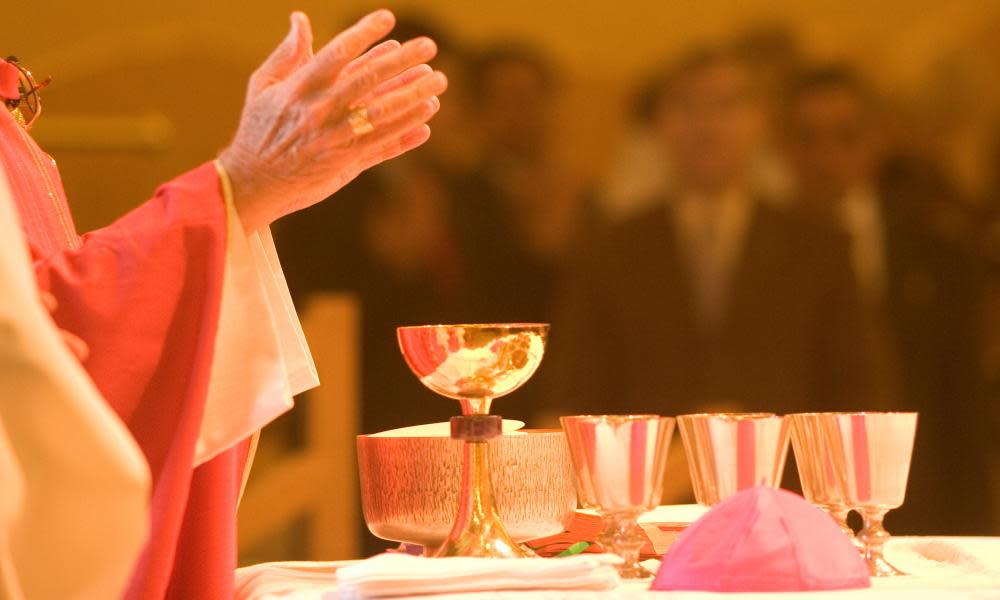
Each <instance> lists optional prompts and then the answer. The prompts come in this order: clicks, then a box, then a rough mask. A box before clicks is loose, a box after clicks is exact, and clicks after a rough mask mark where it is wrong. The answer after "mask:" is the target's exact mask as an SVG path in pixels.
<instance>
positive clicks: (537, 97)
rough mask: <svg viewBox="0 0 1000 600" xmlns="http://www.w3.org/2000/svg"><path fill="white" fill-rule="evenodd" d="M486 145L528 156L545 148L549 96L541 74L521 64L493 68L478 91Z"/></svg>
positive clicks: (508, 63)
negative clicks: (480, 99) (480, 98)
mask: <svg viewBox="0 0 1000 600" xmlns="http://www.w3.org/2000/svg"><path fill="white" fill-rule="evenodd" d="M480 96H481V97H482V101H481V102H482V104H481V106H480V111H481V113H480V114H482V116H483V120H482V126H483V129H484V132H485V134H486V140H485V141H486V144H487V145H488V146H493V147H495V148H500V149H503V150H506V151H508V152H511V153H513V154H516V155H518V156H524V157H531V156H534V155H536V154H537V153H538V152H539V151H540V150H542V149H543V148H544V145H545V142H546V136H547V134H548V130H549V126H550V121H551V110H550V109H551V106H550V102H551V97H550V93H549V89H548V86H547V84H546V82H545V80H544V79H543V77H542V75H541V74H540V73H538V71H537V70H536V69H535V68H534V66H532V65H530V64H527V63H521V62H514V61H511V62H506V63H500V64H496V65H493V66H492V67H491V68H490V70H489V72H488V73H486V74H485V76H484V78H483V89H482V90H480Z"/></svg>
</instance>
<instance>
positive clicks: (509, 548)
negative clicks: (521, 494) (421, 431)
mask: <svg viewBox="0 0 1000 600" xmlns="http://www.w3.org/2000/svg"><path fill="white" fill-rule="evenodd" d="M524 555H525V554H524V551H522V550H521V548H520V547H519V546H518V545H517V544H516V543H515V542H514V540H513V539H511V537H510V534H508V533H507V530H506V529H505V528H504V526H503V523H501V521H500V518H499V516H498V515H497V510H496V501H495V500H494V496H493V482H492V480H491V478H490V458H489V444H488V443H487V442H486V441H465V442H463V443H462V494H461V496H460V498H459V501H458V514H457V515H456V516H455V524H454V525H453V526H452V528H451V533H449V534H448V539H446V540H445V541H444V544H442V545H441V547H440V548H439V549H438V551H437V553H436V554H435V556H480V557H492V558H514V557H523V556H524Z"/></svg>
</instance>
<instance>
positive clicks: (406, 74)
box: [357, 65, 434, 105]
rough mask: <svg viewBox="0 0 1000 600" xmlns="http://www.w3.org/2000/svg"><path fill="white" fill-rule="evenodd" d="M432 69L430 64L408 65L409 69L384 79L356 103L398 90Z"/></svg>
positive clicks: (360, 103) (366, 101)
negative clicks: (384, 80) (387, 79)
mask: <svg viewBox="0 0 1000 600" xmlns="http://www.w3.org/2000/svg"><path fill="white" fill-rule="evenodd" d="M433 71H434V69H431V67H430V65H417V66H415V67H410V68H409V69H407V70H405V71H403V72H402V73H400V74H399V75H396V76H395V77H393V78H392V79H390V80H389V81H386V82H385V83H383V84H382V85H380V86H378V87H377V88H375V89H374V90H372V92H371V93H370V94H368V95H367V96H365V97H364V98H362V99H361V100H360V101H359V102H358V103H357V105H365V104H368V103H369V102H371V101H372V99H373V98H377V97H379V96H384V95H385V94H388V93H389V92H391V91H393V90H398V89H399V88H401V87H403V86H404V85H406V84H408V83H413V82H414V81H416V80H418V79H420V78H421V77H423V76H425V75H428V74H429V73H432V72H433Z"/></svg>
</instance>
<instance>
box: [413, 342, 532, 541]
mask: <svg viewBox="0 0 1000 600" xmlns="http://www.w3.org/2000/svg"><path fill="white" fill-rule="evenodd" d="M396 333H397V336H398V339H399V347H400V350H401V351H402V352H403V357H404V358H405V359H406V364H407V365H409V367H410V370H411V371H413V373H414V374H415V375H416V376H417V378H418V379H420V382H421V383H423V384H424V385H425V386H427V387H428V388H429V389H431V390H432V391H434V392H436V393H438V394H441V395H442V396H447V397H448V398H453V399H455V400H458V401H459V402H460V403H461V405H462V416H461V417H452V419H451V437H452V438H454V439H458V440H462V441H463V442H464V443H463V444H462V491H461V494H460V496H459V501H458V513H457V515H456V516H455V522H454V524H453V525H452V528H451V532H450V533H449V534H448V538H447V539H446V540H445V541H444V543H443V544H441V547H440V548H438V550H437V552H436V553H435V556H480V557H497V558H510V557H521V556H525V553H524V551H523V550H521V548H520V547H519V546H518V545H517V544H516V543H515V542H514V540H513V539H512V538H511V536H510V534H508V533H507V530H506V529H505V528H504V526H503V523H502V522H501V521H500V518H499V516H498V515H497V509H496V502H495V499H494V495H493V483H492V481H491V479H490V459H489V445H488V442H489V440H491V439H493V438H496V437H498V436H499V435H500V434H501V419H500V417H499V416H497V415H491V414H489V412H490V405H491V404H492V402H493V400H494V399H495V398H499V397H500V396H504V395H506V394H509V393H511V392H513V391H514V390H516V389H517V388H519V387H521V386H522V385H524V383H525V382H526V381H527V380H528V379H530V378H531V376H532V375H533V374H534V373H535V370H537V369H538V365H539V364H541V362H542V356H543V355H544V354H545V342H546V340H547V338H548V333H549V326H548V325H545V324H541V323H517V324H488V325H421V326H416V327H400V328H399V329H397V330H396Z"/></svg>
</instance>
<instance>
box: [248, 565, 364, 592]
mask: <svg viewBox="0 0 1000 600" xmlns="http://www.w3.org/2000/svg"><path fill="white" fill-rule="evenodd" d="M357 562H358V561H353V560H346V561H332V562H330V561H326V562H311V561H310V562H306V561H284V562H269V563H260V564H257V565H251V566H249V567H242V568H239V569H236V577H235V585H234V593H233V598H234V599H236V600H249V599H251V598H252V599H253V600H267V599H272V598H283V599H286V600H291V599H294V600H318V599H319V598H322V597H323V596H324V594H326V593H329V592H335V591H336V586H337V579H336V572H337V569H338V568H341V567H344V566H346V565H350V564H356V563H357Z"/></svg>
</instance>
